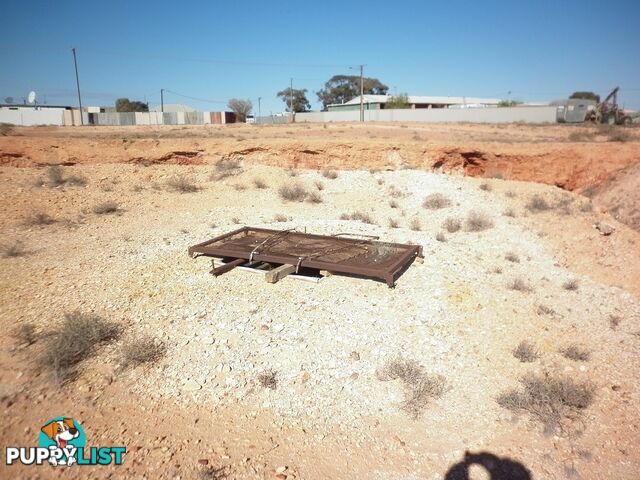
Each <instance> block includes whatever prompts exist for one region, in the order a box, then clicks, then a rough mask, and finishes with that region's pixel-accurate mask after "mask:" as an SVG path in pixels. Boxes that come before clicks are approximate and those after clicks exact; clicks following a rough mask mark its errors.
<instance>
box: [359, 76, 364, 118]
mask: <svg viewBox="0 0 640 480" xmlns="http://www.w3.org/2000/svg"><path fill="white" fill-rule="evenodd" d="M363 70H364V65H360V121H361V122H364V74H363Z"/></svg>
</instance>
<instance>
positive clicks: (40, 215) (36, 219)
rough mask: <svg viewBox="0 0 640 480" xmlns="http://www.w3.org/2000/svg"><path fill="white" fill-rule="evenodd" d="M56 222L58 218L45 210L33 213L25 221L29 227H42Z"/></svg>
mask: <svg viewBox="0 0 640 480" xmlns="http://www.w3.org/2000/svg"><path fill="white" fill-rule="evenodd" d="M54 223H56V219H55V218H53V217H52V216H51V215H49V214H48V213H44V212H36V213H33V214H31V215H29V216H28V217H27V218H26V219H25V221H24V224H25V225H26V226H28V227H42V226H46V225H53V224H54Z"/></svg>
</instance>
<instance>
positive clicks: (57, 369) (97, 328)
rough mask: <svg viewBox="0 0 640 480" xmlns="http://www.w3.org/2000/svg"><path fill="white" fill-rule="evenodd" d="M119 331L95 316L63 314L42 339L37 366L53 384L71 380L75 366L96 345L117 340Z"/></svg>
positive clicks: (76, 372) (95, 348) (112, 324)
mask: <svg viewBox="0 0 640 480" xmlns="http://www.w3.org/2000/svg"><path fill="white" fill-rule="evenodd" d="M120 331H121V330H120V327H119V326H118V325H117V324H116V323H114V322H111V321H108V320H105V319H104V318H102V317H99V316H97V315H94V314H85V313H80V312H78V311H76V312H72V313H66V314H65V316H64V321H63V322H62V324H60V325H59V326H53V327H51V328H50V331H49V333H47V334H46V335H45V336H44V337H43V339H44V341H45V347H44V350H43V351H42V355H41V356H40V358H39V364H40V366H41V367H43V368H45V369H48V370H50V371H51V373H52V374H53V375H54V377H55V378H56V379H57V380H62V381H64V380H72V379H73V378H75V376H76V375H77V374H78V373H79V372H78V364H79V363H80V362H82V361H83V360H85V359H86V358H88V357H90V356H92V355H94V354H95V353H96V350H97V348H98V346H99V345H100V344H102V343H105V342H108V341H111V340H115V339H117V338H118V337H119V336H120Z"/></svg>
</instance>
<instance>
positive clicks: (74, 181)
mask: <svg viewBox="0 0 640 480" xmlns="http://www.w3.org/2000/svg"><path fill="white" fill-rule="evenodd" d="M45 183H47V184H48V185H49V186H50V187H52V188H53V187H61V186H63V185H69V186H75V187H84V186H85V185H87V183H88V182H87V179H86V178H85V177H81V176H79V175H71V176H69V177H65V176H64V171H63V170H62V167H61V166H59V165H53V166H51V167H49V168H48V169H47V181H46V182H45Z"/></svg>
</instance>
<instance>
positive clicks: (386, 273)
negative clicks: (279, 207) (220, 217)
mask: <svg viewBox="0 0 640 480" xmlns="http://www.w3.org/2000/svg"><path fill="white" fill-rule="evenodd" d="M198 254H200V255H207V256H211V257H220V258H222V257H224V258H227V259H244V260H247V261H248V262H249V263H255V262H267V263H270V264H277V265H293V266H295V270H296V271H298V270H299V269H301V268H306V269H315V270H324V271H327V272H331V273H343V274H350V275H355V276H362V277H368V278H374V279H379V280H383V281H385V282H387V285H389V286H390V287H392V286H393V285H394V284H395V280H396V279H397V278H398V277H399V276H400V275H401V274H402V272H404V270H405V269H406V268H407V267H408V266H409V265H411V263H412V262H413V260H414V259H415V258H416V257H422V247H420V246H418V245H406V244H401V243H387V242H379V241H374V240H370V239H359V238H352V237H347V236H344V234H338V235H334V236H327V235H312V234H307V233H302V232H297V231H295V230H270V229H265V228H254V227H243V228H240V229H238V230H234V231H232V232H229V233H227V234H224V235H221V236H219V237H215V238H212V239H211V240H207V241H206V242H202V243H199V244H197V245H194V246H193V247H190V248H189V255H191V256H196V255H198ZM236 264H237V265H240V264H241V262H239V261H238V262H236ZM231 268H233V267H231ZM231 268H227V269H226V270H224V271H228V270H230V269H231ZM221 273H223V272H221Z"/></svg>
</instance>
